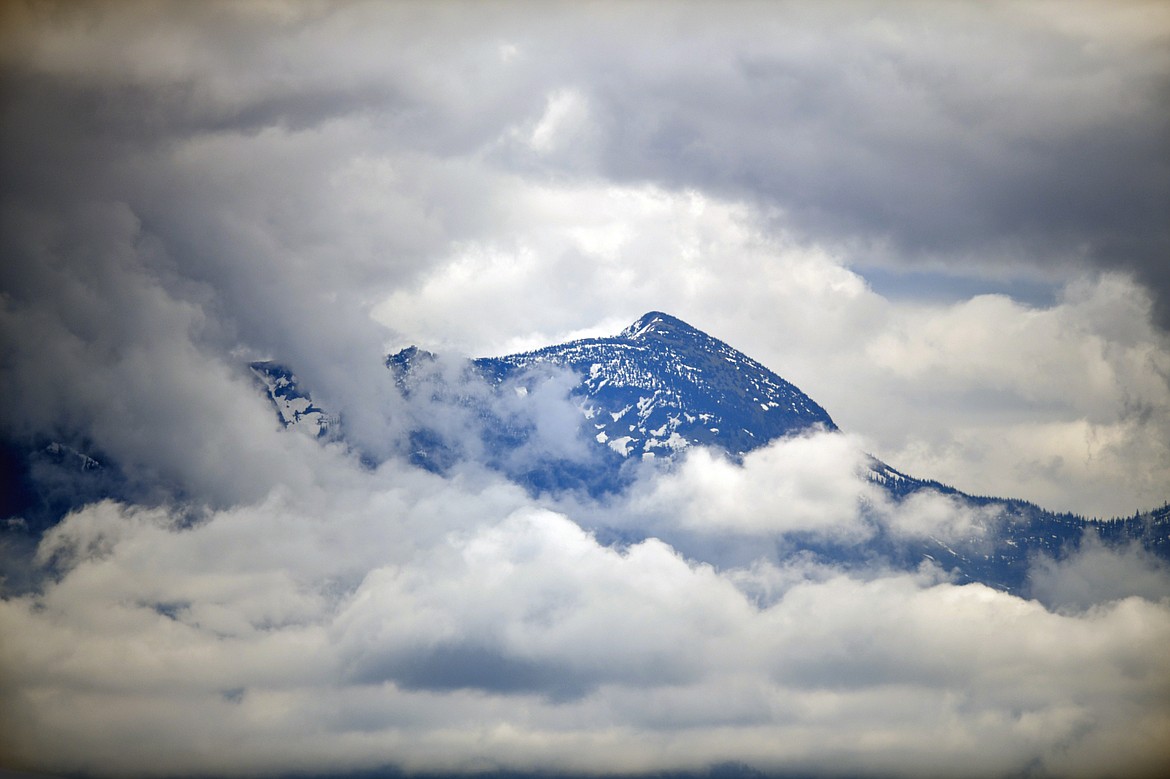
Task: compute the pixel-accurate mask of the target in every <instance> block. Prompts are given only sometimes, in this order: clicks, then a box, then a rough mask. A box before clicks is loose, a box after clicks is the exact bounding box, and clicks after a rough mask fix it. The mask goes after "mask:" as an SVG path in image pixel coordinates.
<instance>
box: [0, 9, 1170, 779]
mask: <svg viewBox="0 0 1170 779" xmlns="http://www.w3.org/2000/svg"><path fill="white" fill-rule="evenodd" d="M1168 43H1170V6H1167V5H1166V4H1164V3H1160V2H1154V1H1151V2H1139V1H1137V0H1134V1H1133V2H1109V3H1105V2H1079V3H1056V2H1015V3H999V2H988V3H974V2H940V3H929V4H927V3H911V2H905V3H897V2H887V3H877V4H861V3H851V2H827V3H813V2H787V3H785V2H777V3H750V2H742V3H741V2H731V3H720V4H714V3H665V2H641V3H639V2H633V3H615V2H573V3H562V4H537V3H520V2H515V3H455V2H437V3H421V2H418V3H414V2H396V3H395V2H391V3H324V2H299V3H285V2H275V1H274V2H245V3H234V4H226V3H198V4H196V3H115V2H95V3H46V2H27V3H26V2H13V3H6V4H4V5H3V6H2V7H0V256H2V257H3V262H2V263H0V392H2V394H3V398H4V402H3V404H0V433H2V435H3V437H4V439H5V440H8V441H18V442H19V441H26V440H43V439H48V440H56V441H62V442H67V443H69V445H71V446H76V447H79V448H80V449H82V450H84V451H89V452H92V453H94V454H95V455H100V457H101V458H102V459H103V460H104V461H107V462H109V463H113V464H116V465H117V467H118V468H119V469H120V471H121V472H122V473H124V474H125V476H126V479H127V484H128V487H127V488H126V490H125V491H124V494H123V495H122V496H121V499H120V500H118V501H102V502H95V503H90V504H87V505H84V506H81V507H79V508H78V510H77V511H75V512H74V513H72V514H70V516H68V517H67V518H66V519H65V520H64V521H63V522H62V523H61V524H59V525H57V526H56V527H55V528H54V529H53V530H52V531H50V532H49V533H48V534H47V535H46V537H45V538H44V539H43V541H41V543H40V545H39V546H38V547H37V548H36V550H35V552H30V556H31V559H32V563H31V564H32V565H34V566H39V567H41V568H42V569H43V570H44V571H47V572H48V575H47V578H46V579H45V580H44V581H43V582H42V583H41V584H40V585H39V586H38V588H36V589H35V590H33V591H28V592H25V591H17V590H15V589H9V590H8V591H5V589H4V588H0V593H3V595H4V598H3V600H2V601H0V733H2V734H3V735H2V736H0V766H3V767H7V768H13V769H22V770H38V771H49V772H72V771H81V772H92V773H95V774H101V775H142V776H166V775H179V774H183V775H192V774H210V775H220V774H222V775H231V776H242V775H258V774H280V773H288V772H291V771H298V770H305V771H318V772H322V773H329V772H344V771H355V770H367V769H373V768H377V767H380V766H386V765H394V766H399V767H402V768H404V769H406V770H412V771H457V772H477V771H490V770H495V769H506V770H520V771H534V772H558V771H562V772H563V771H580V772H586V773H593V772H603V773H605V772H609V773H629V772H639V771H676V770H677V771H703V770H706V769H707V768H709V767H710V766H712V765H722V764H735V765H741V764H742V765H743V766H746V767H747V768H750V769H758V770H764V771H769V772H788V773H790V774H813V775H820V774H854V775H875V776H876V775H891V774H892V775H899V776H901V775H906V776H910V775H914V776H939V775H971V776H1003V775H1025V774H1028V775H1041V776H1043V775H1056V776H1066V775H1067V776H1100V775H1103V774H1104V773H1106V772H1107V771H1114V772H1115V773H1116V774H1117V775H1121V776H1138V775H1147V774H1148V775H1154V773H1155V770H1156V769H1157V767H1159V766H1160V765H1164V764H1165V762H1166V760H1167V759H1168V758H1170V753H1168V752H1167V747H1166V743H1170V742H1168V741H1167V739H1166V734H1167V733H1170V686H1168V684H1170V664H1168V661H1167V659H1166V658H1165V653H1164V647H1165V646H1166V642H1167V639H1170V601H1168V600H1167V598H1168V597H1170V574H1168V573H1167V571H1166V569H1165V567H1164V565H1163V564H1160V563H1158V562H1157V561H1156V560H1154V559H1152V558H1150V557H1149V556H1148V555H1146V554H1145V553H1144V552H1142V551H1141V550H1140V549H1133V548H1122V549H1111V548H1106V547H1103V546H1094V545H1093V544H1088V545H1086V546H1085V547H1084V548H1083V549H1082V550H1081V551H1080V552H1079V553H1078V554H1077V555H1075V556H1073V557H1071V558H1069V559H1068V560H1065V561H1061V562H1057V561H1052V560H1038V561H1037V562H1036V566H1035V570H1034V576H1033V589H1032V592H1031V593H1030V596H1029V597H1027V598H1023V597H1016V596H1012V595H1008V594H1005V593H1000V592H995V591H993V590H990V589H988V588H986V587H982V586H981V585H968V586H962V587H960V586H956V585H955V584H953V583H952V582H950V581H949V579H948V578H947V576H946V573H945V572H942V571H939V570H937V569H932V568H929V567H924V568H923V569H921V570H919V571H917V572H911V573H907V572H904V571H891V570H885V569H882V568H880V567H876V566H875V567H874V568H872V569H867V570H862V571H857V570H853V571H844V570H839V569H836V568H833V567H832V566H829V565H826V564H824V563H822V562H817V561H815V560H812V559H810V558H807V557H803V556H801V555H799V554H797V555H788V556H785V555H782V554H779V553H774V554H773V553H764V554H761V556H760V557H759V558H758V559H744V554H743V552H742V550H745V549H748V550H750V549H768V548H773V547H775V548H777V549H780V548H782V547H783V544H782V543H781V541H782V540H783V539H784V538H785V537H787V534H791V533H794V532H803V533H815V534H821V535H824V536H826V537H829V538H832V539H835V540H844V541H848V540H850V539H854V540H856V539H860V538H863V537H864V534H865V532H866V530H865V528H864V527H862V526H860V525H859V523H858V520H857V513H856V506H857V504H858V501H861V500H865V501H870V502H871V503H872V502H874V501H877V502H878V503H879V504H880V501H881V498H880V497H879V496H877V495H876V494H875V493H873V491H872V488H871V486H870V485H868V484H867V483H866V482H865V481H864V479H858V478H857V474H856V467H855V466H856V465H857V463H859V462H861V458H863V456H864V453H871V454H873V455H875V456H878V457H879V458H881V459H882V460H883V461H885V462H887V463H889V464H890V465H892V466H894V467H895V468H898V469H900V470H902V471H905V472H907V473H910V474H913V475H915V476H919V477H923V478H931V479H937V480H939V481H941V482H944V483H947V484H951V485H954V486H955V487H958V488H959V489H962V490H964V491H966V492H968V493H972V494H980V495H1002V496H1009V497H1018V498H1024V499H1028V500H1031V501H1034V502H1036V503H1038V504H1039V505H1041V506H1043V507H1045V508H1048V509H1051V510H1054V511H1073V512H1077V513H1081V514H1084V515H1086V516H1099V517H1113V516H1128V515H1132V514H1133V513H1134V512H1135V511H1137V510H1147V509H1150V508H1153V507H1156V506H1160V505H1162V504H1164V503H1165V502H1166V501H1167V500H1168V499H1170V46H1168V45H1167V44H1168ZM651 310H661V311H666V312H668V313H671V314H673V315H675V316H677V317H679V318H681V319H683V320H685V321H687V322H689V323H690V324H692V325H694V326H695V327H698V328H699V329H701V330H703V331H705V332H707V333H709V334H711V335H712V336H714V337H716V338H719V339H722V340H724V341H726V342H727V343H729V344H730V345H732V346H734V347H735V348H737V349H739V350H740V351H742V352H744V353H746V354H748V355H749V356H751V357H753V358H754V359H756V360H758V361H760V362H761V363H763V364H764V365H766V366H768V367H769V368H770V369H772V370H774V371H775V372H776V373H778V374H779V375H781V376H782V377H784V378H785V379H786V380H788V381H790V382H792V383H793V384H795V385H796V386H798V387H799V388H800V389H801V390H803V391H804V392H805V393H807V394H808V395H809V396H810V397H812V398H813V399H814V400H815V401H816V402H817V403H819V404H820V405H821V406H823V407H824V408H825V409H826V410H827V411H828V412H829V414H830V415H831V416H832V417H833V419H834V421H835V422H836V423H837V424H838V426H839V427H840V428H841V429H842V430H843V431H845V433H846V435H845V436H834V435H813V436H808V437H806V438H800V439H796V440H792V441H786V442H780V443H777V444H774V445H773V446H771V447H768V448H766V449H763V450H760V451H759V452H757V453H756V454H754V455H752V456H751V457H749V458H748V460H747V461H746V462H745V463H744V466H743V467H742V468H739V467H738V466H732V465H730V464H728V463H726V462H725V461H723V460H721V459H719V458H718V457H715V456H712V455H710V453H706V452H703V451H696V452H694V453H692V455H691V456H689V457H688V458H686V459H685V461H683V462H682V463H681V464H680V467H679V470H678V471H675V472H671V473H647V474H644V475H642V476H641V477H640V478H639V481H638V482H637V483H636V484H635V485H634V487H633V488H632V489H631V491H630V493H629V494H628V495H625V496H622V497H621V498H620V499H615V501H614V502H612V503H610V504H606V505H595V504H589V502H588V501H570V500H569V499H567V498H545V499H537V498H533V497H532V496H530V495H528V494H526V493H525V492H524V491H523V490H521V489H520V488H519V487H517V486H516V485H514V484H511V483H509V482H507V480H506V479H504V478H503V477H502V476H500V475H499V474H495V473H492V472H490V471H487V470H484V469H482V468H476V467H474V466H473V465H469V466H468V467H466V468H464V469H460V470H459V471H458V472H457V473H453V474H449V475H447V476H438V475H435V474H429V473H424V472H421V471H419V470H418V469H416V468H412V467H411V466H409V464H408V463H405V462H403V461H402V460H400V459H399V458H398V457H397V456H396V455H395V454H394V452H395V451H396V449H395V442H397V441H400V440H401V438H402V436H403V435H404V425H405V423H404V421H403V420H404V419H408V418H410V417H411V415H412V414H415V415H417V414H419V413H425V412H426V411H428V409H421V410H420V409H417V408H411V407H410V404H409V401H408V400H406V399H404V398H402V397H401V395H399V394H398V392H397V390H396V389H395V387H394V385H393V383H392V382H389V381H387V375H386V371H385V368H384V362H383V361H384V358H385V355H386V354H387V353H389V352H392V351H395V350H397V349H400V348H402V347H404V346H407V345H410V344H417V345H419V346H421V347H424V348H427V349H430V350H433V351H436V352H440V353H442V354H444V355H449V356H450V357H451V358H452V359H456V358H460V357H465V356H482V355H498V354H505V353H511V352H515V351H519V350H524V349H530V348H534V347H538V346H542V345H546V344H551V343H558V342H561V341H564V340H567V339H570V338H577V337H584V336H590V335H611V334H615V333H617V332H618V331H620V330H621V329H622V328H623V327H625V326H626V325H628V324H630V323H631V322H633V321H634V320H635V319H637V318H638V317H639V316H640V315H641V314H643V313H645V312H647V311H651ZM266 358H272V359H278V360H280V361H282V362H284V363H286V364H288V365H291V366H293V367H294V370H295V371H296V373H297V375H298V377H299V378H300V380H301V381H302V382H303V383H304V385H305V386H306V387H308V388H310V389H311V390H312V392H313V397H314V399H315V400H316V401H317V402H318V403H320V404H321V405H323V406H325V407H326V408H330V409H334V410H337V411H338V412H340V413H341V414H342V415H343V416H344V418H345V420H346V424H347V431H348V434H349V435H350V437H351V439H352V440H353V441H354V442H355V443H356V444H357V445H359V446H360V447H361V449H362V450H363V451H365V452H367V453H371V454H372V456H374V457H375V459H376V460H377V461H378V462H379V463H380V464H379V465H378V466H377V467H376V468H368V467H366V466H365V465H363V464H362V463H360V462H358V461H357V460H356V458H355V457H354V456H353V455H352V454H351V453H350V452H349V451H347V450H346V449H345V448H344V447H342V446H340V445H336V444H325V445H322V444H321V443H320V442H317V441H314V440H311V439H308V438H306V437H305V436H301V435H298V434H296V433H295V431H285V430H281V429H279V427H278V426H277V425H276V423H275V419H274V415H273V414H272V411H271V408H270V407H268V406H267V405H266V400H265V398H264V397H263V396H262V395H261V394H260V393H259V392H258V391H257V388H256V385H255V383H254V381H253V380H252V377H251V376H250V374H249V373H248V371H247V368H246V364H247V362H248V361H249V360H253V359H266ZM545 400H546V401H547V408H546V409H545V410H544V411H542V412H541V413H544V414H545V417H544V418H545V419H547V420H549V424H550V425H552V427H551V428H550V429H551V430H559V429H563V425H562V426H561V427H558V425H560V424H562V423H563V421H564V419H565V418H566V417H565V414H566V413H569V414H571V413H572V409H567V406H566V405H565V404H564V403H563V398H557V397H553V396H551V395H550V396H549V397H547V398H545ZM566 409H567V410H566ZM447 423H448V424H450V425H451V426H452V427H453V429H458V427H459V425H460V424H463V422H462V421H461V420H460V419H458V418H452V419H450V420H447ZM542 445H543V446H546V447H556V446H558V445H560V446H564V442H563V441H562V442H560V443H559V444H558V443H557V442H556V441H554V440H552V438H550V437H546V439H545V440H544V441H543V443H542ZM543 454H547V450H538V451H535V452H532V453H531V455H532V456H534V457H539V456H542V455H543ZM879 509H880V511H882V512H884V516H885V517H886V519H885V520H884V521H886V522H888V525H889V527H890V528H892V529H893V530H894V531H896V532H900V533H905V534H909V535H914V534H919V535H923V534H935V535H941V536H942V537H946V536H947V534H960V533H963V532H966V531H967V530H969V529H970V528H971V527H972V526H974V525H975V524H977V520H978V517H972V516H970V515H969V511H968V510H966V509H964V508H963V507H961V506H958V505H956V504H953V503H947V501H945V500H942V499H941V498H923V499H922V500H920V501H916V502H914V501H912V502H909V503H908V504H906V505H900V506H893V505H879ZM602 516H604V517H605V522H604V523H608V524H610V525H618V526H629V527H631V528H634V527H637V528H643V529H646V528H649V529H651V530H652V531H653V532H652V535H651V537H650V538H649V540H647V541H645V542H643V543H640V544H636V545H633V546H630V547H629V548H626V549H617V548H614V547H610V546H606V545H604V544H601V543H599V542H598V541H597V540H596V538H595V537H594V536H593V535H592V534H591V528H594V527H596V526H598V525H600V524H603V522H602V520H601V519H599V517H602ZM13 519H16V518H13ZM729 547H736V548H737V549H739V550H741V551H740V552H737V553H736V554H730V553H729V552H728V549H729ZM615 636H620V637H621V640H620V641H615V640H614V637H615ZM64 744H67V745H68V747H67V748H63V747H62V745H64Z"/></svg>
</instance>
